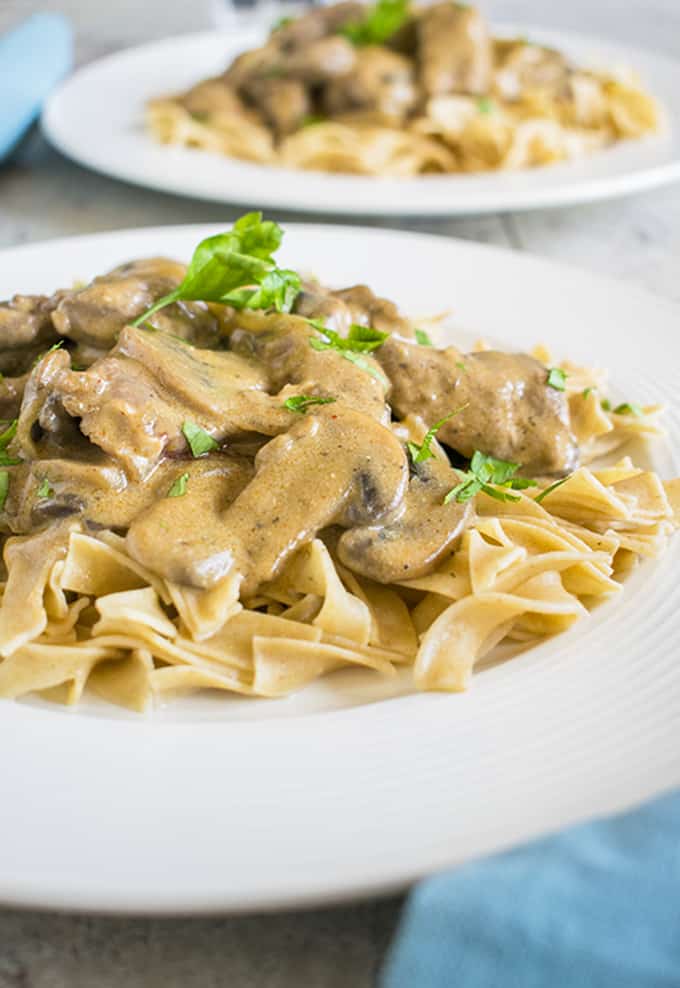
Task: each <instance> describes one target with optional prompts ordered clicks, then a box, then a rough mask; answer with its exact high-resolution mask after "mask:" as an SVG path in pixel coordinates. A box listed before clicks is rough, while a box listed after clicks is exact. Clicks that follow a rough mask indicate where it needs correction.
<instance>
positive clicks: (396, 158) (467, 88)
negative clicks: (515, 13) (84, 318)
mask: <svg viewBox="0 0 680 988" xmlns="http://www.w3.org/2000/svg"><path fill="white" fill-rule="evenodd" d="M395 4H396V5H397V6H399V3H398V0H380V2H379V3H378V5H377V7H375V8H365V7H363V8H362V6H361V5H360V4H356V3H353V2H349V3H348V2H344V3H340V4H336V5H335V6H332V7H321V8H316V9H314V10H313V11H312V12H311V13H308V14H305V15H304V16H303V17H301V18H298V19H297V20H295V21H293V22H292V23H288V24H285V25H283V26H281V27H279V28H276V29H275V30H274V31H273V32H272V34H271V36H270V38H269V40H268V41H267V43H266V44H265V45H264V46H263V47H262V48H258V49H255V50H253V51H250V52H246V53H245V54H244V55H242V56H240V57H239V58H237V59H236V60H235V61H234V62H233V63H232V65H231V66H230V67H229V68H228V69H227V71H225V73H224V74H223V75H222V76H218V77H216V78H212V79H208V80H205V81H203V82H201V83H199V84H198V85H196V86H194V87H193V88H192V89H190V90H189V91H188V92H185V93H181V94H177V95H172V96H168V97H159V98H156V99H153V100H152V101H151V102H150V103H149V104H148V108H147V122H148V127H149V129H150V131H151V133H152V134H153V135H154V137H155V138H156V139H157V140H158V141H160V142H161V143H163V144H176V145H183V146H185V147H193V148H201V149H204V150H206V151H212V152H216V153H219V154H224V155H227V156H229V157H234V158H241V159H245V160H248V161H254V162H259V163H262V164H270V165H278V166H283V167H287V168H301V169H312V170H315V171H323V172H346V173H355V174H360V175H383V176H394V177H408V176H413V175H423V174H429V173H451V172H482V171H489V170H497V169H498V170H511V169H519V168H527V167H532V166H536V165H546V164H550V163H553V162H557V161H562V160H565V159H573V158H580V157H583V156H585V155H588V154H591V153H593V152H594V151H596V150H598V149H601V148H604V147H607V146H609V145H611V144H614V143H615V142H617V141H621V140H625V139H638V138H641V137H643V136H644V135H645V134H649V133H653V132H655V131H657V130H658V129H659V128H660V125H661V115H660V111H659V108H658V106H657V105H656V103H655V101H654V99H653V98H652V97H651V96H650V95H649V94H648V93H647V92H645V90H644V88H643V86H642V84H641V83H640V81H639V80H638V79H637V77H636V76H635V75H634V73H632V72H631V71H630V70H628V69H627V68H617V69H613V70H612V71H609V72H605V71H596V70H593V69H586V68H580V67H575V66H572V65H570V64H569V63H568V61H567V60H566V58H564V57H563V56H562V55H561V54H560V53H559V52H556V51H554V50H552V49H549V48H545V47H542V46H540V45H538V44H533V43H531V42H529V41H528V40H527V39H525V38H515V39H510V38H508V39H505V38H492V37H491V36H490V34H489V33H488V29H487V27H486V25H485V24H484V22H483V20H482V18H481V16H480V14H479V12H478V11H476V10H475V9H474V8H471V7H467V6H466V7H463V5H456V4H453V3H450V2H449V0H446V2H445V3H440V4H435V5H434V6H431V7H420V8H415V9H413V10H411V9H410V8H409V7H408V5H406V4H401V7H402V8H403V10H402V20H401V22H400V24H399V27H398V28H397V30H396V31H395V32H394V33H393V34H388V33H387V32H388V31H389V28H390V27H392V26H393V25H394V23H397V22H396V21H394V20H392V21H390V20H389V15H390V14H391V12H392V11H393V10H394V8H395ZM366 11H368V13H366ZM371 11H372V13H371ZM381 14H382V15H383V17H384V18H387V22H388V27H387V29H386V30H382V31H381V30H374V32H373V36H371V34H370V32H369V33H368V35H366V34H365V33H364V35H362V34H361V33H357V30H356V29H355V30H354V31H352V30H351V29H352V28H353V27H354V26H355V25H356V22H357V18H361V17H365V18H366V19H367V20H368V19H369V18H370V17H371V16H373V18H374V20H375V19H376V18H377V19H378V27H379V26H380V19H379V18H380V15H381ZM360 26H361V21H359V27H360Z"/></svg>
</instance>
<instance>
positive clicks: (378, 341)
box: [308, 319, 390, 386]
mask: <svg viewBox="0 0 680 988" xmlns="http://www.w3.org/2000/svg"><path fill="white" fill-rule="evenodd" d="M308 322H309V324H310V325H311V326H312V327H313V328H314V329H315V330H316V331H317V333H320V334H321V337H322V338H321V339H319V337H316V336H312V337H310V340H309V345H310V346H311V347H312V349H313V350H320V351H321V350H335V352H336V353H339V354H340V356H341V357H344V359H345V360H349V361H350V362H351V363H353V364H356V366H357V367H361V369H362V370H365V371H366V372H367V373H368V374H370V375H371V377H374V378H375V379H376V381H380V383H381V384H382V385H384V386H387V383H388V382H387V378H386V377H385V375H384V374H383V373H382V372H381V371H379V370H378V368H377V367H375V366H374V365H373V364H371V363H369V362H368V360H366V357H365V356H364V355H365V354H367V353H371V352H372V351H373V350H377V349H378V347H379V346H382V345H383V343H384V342H385V340H386V339H387V338H388V336H389V335H390V334H389V333H382V332H381V331H380V330H379V329H373V328H372V327H370V326H358V325H357V324H356V323H353V324H352V325H351V326H350V328H349V332H348V333H347V336H340V334H339V333H336V332H335V330H334V329H328V328H327V327H326V326H325V325H324V323H323V321H322V320H320V319H309V320H308Z"/></svg>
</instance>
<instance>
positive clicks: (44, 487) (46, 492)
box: [38, 477, 54, 498]
mask: <svg viewBox="0 0 680 988" xmlns="http://www.w3.org/2000/svg"><path fill="white" fill-rule="evenodd" d="M53 494H54V488H52V487H50V482H49V480H48V479H47V477H44V478H43V481H42V483H41V485H40V487H39V488H38V497H41V498H42V497H52V495H53Z"/></svg>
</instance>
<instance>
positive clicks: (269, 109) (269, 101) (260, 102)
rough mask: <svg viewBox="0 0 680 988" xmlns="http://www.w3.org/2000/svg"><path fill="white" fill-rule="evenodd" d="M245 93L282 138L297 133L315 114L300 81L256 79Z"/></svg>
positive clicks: (244, 89)
mask: <svg viewBox="0 0 680 988" xmlns="http://www.w3.org/2000/svg"><path fill="white" fill-rule="evenodd" d="M243 93H244V95H245V96H246V97H247V98H248V99H249V100H250V101H251V102H252V103H254V105H255V106H256V107H257V109H258V110H259V111H260V113H261V114H262V116H263V117H264V119H265V120H266V121H267V123H268V124H269V126H270V127H271V128H272V129H273V130H274V131H276V133H277V135H278V136H283V135H285V134H290V133H292V132H293V131H294V130H297V129H298V128H299V127H300V126H301V124H302V122H303V121H304V119H305V117H306V116H307V115H308V114H309V113H310V111H311V102H310V99H309V96H308V94H307V90H306V89H305V86H304V85H303V83H302V82H300V81H299V80H297V79H277V78H271V79H253V80H252V81H251V82H249V83H247V84H246V85H245V86H244V87H243Z"/></svg>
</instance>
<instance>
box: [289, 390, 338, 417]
mask: <svg viewBox="0 0 680 988" xmlns="http://www.w3.org/2000/svg"><path fill="white" fill-rule="evenodd" d="M337 400H338V399H337V398H321V397H319V396H318V395H291V397H290V398H286V400H285V401H284V403H283V405H282V407H283V408H287V409H288V411H289V412H299V413H300V415H304V413H305V412H306V411H307V409H308V408H310V407H311V406H312V405H332V404H333V402H334V401H337Z"/></svg>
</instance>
